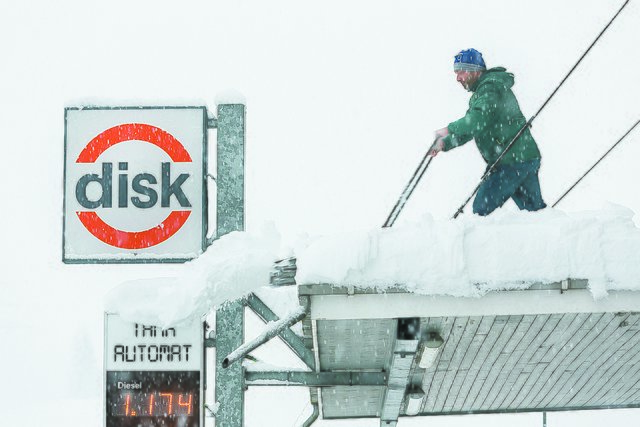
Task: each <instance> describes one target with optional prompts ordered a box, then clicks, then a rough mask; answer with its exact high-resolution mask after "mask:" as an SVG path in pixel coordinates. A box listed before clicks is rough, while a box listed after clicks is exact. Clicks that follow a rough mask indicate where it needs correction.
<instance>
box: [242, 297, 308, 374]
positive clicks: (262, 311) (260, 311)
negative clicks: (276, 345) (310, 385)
mask: <svg viewBox="0 0 640 427" xmlns="http://www.w3.org/2000/svg"><path fill="white" fill-rule="evenodd" d="M247 305H248V306H249V308H250V309H251V310H252V311H253V312H254V313H256V315H258V317H259V318H260V319H262V321H263V322H265V323H267V322H275V321H277V320H279V318H278V316H277V315H276V314H275V313H274V312H273V311H272V310H271V309H270V308H269V307H268V306H267V305H266V304H265V303H264V302H263V301H262V300H261V299H260V298H259V297H258V296H257V295H255V294H249V296H248V297H247ZM278 336H279V337H280V338H281V339H282V341H284V343H285V344H286V345H287V346H288V347H289V348H290V349H291V351H293V352H294V353H295V354H296V356H298V357H299V358H300V360H302V361H303V362H304V364H305V365H307V366H308V367H309V369H311V370H313V371H315V369H316V363H315V359H314V357H313V353H312V352H311V350H309V349H308V348H307V347H305V345H304V341H302V338H300V337H299V336H298V335H296V334H295V333H294V332H293V331H292V330H291V329H290V328H286V329H284V330H283V331H281V332H280V333H279V334H278Z"/></svg>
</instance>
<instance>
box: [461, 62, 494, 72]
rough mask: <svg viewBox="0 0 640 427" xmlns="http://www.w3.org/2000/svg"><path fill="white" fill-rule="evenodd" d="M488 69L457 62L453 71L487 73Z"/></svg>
mask: <svg viewBox="0 0 640 427" xmlns="http://www.w3.org/2000/svg"><path fill="white" fill-rule="evenodd" d="M485 70H486V68H485V67H483V66H482V65H477V64H465V63H464V62H456V63H454V64H453V71H485Z"/></svg>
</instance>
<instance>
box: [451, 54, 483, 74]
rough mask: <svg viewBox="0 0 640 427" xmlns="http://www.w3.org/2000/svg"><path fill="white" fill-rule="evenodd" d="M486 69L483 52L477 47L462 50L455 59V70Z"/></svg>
mask: <svg viewBox="0 0 640 427" xmlns="http://www.w3.org/2000/svg"><path fill="white" fill-rule="evenodd" d="M486 69H487V67H486V66H485V64H484V59H482V54H481V53H480V52H478V51H477V50H475V49H466V50H462V51H460V53H458V54H457V55H456V56H455V57H454V59H453V71H484V70H486Z"/></svg>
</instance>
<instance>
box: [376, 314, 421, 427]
mask: <svg viewBox="0 0 640 427" xmlns="http://www.w3.org/2000/svg"><path fill="white" fill-rule="evenodd" d="M419 343H420V318H417V317H416V318H406V319H398V332H397V337H396V341H395V343H394V346H393V353H392V355H391V362H390V368H389V383H388V384H387V388H386V389H385V392H384V398H383V399H382V407H381V409H380V425H381V426H384V427H392V426H395V425H396V423H397V422H398V417H399V416H400V408H401V407H402V403H403V401H404V395H405V392H406V390H407V387H408V385H409V378H410V373H411V367H412V365H413V361H414V359H415V357H416V353H417V352H418V344H419Z"/></svg>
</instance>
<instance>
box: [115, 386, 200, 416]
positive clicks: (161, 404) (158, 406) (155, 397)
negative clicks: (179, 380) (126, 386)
mask: <svg viewBox="0 0 640 427" xmlns="http://www.w3.org/2000/svg"><path fill="white" fill-rule="evenodd" d="M117 400H118V402H116V404H115V405H113V406H112V408H113V412H112V415H114V416H117V417H149V416H152V417H158V416H181V415H182V416H184V415H187V416H188V415H192V414H193V393H135V392H123V393H121V394H120V395H119V396H118V399H117Z"/></svg>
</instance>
